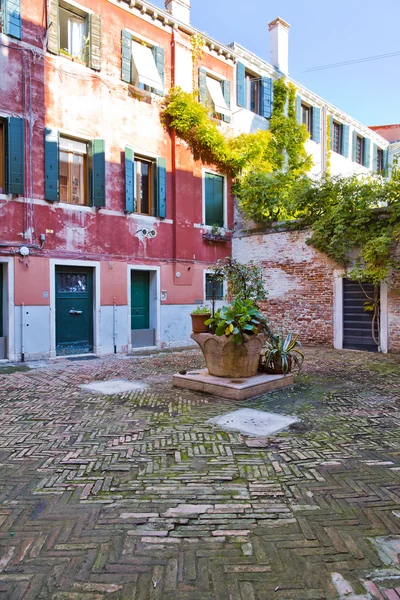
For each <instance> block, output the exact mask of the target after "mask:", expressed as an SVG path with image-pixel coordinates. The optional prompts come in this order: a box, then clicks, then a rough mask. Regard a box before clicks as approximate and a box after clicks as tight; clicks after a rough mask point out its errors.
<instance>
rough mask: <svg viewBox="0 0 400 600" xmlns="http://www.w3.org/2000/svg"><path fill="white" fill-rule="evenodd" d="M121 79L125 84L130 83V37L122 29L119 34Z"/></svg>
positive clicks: (127, 32)
mask: <svg viewBox="0 0 400 600" xmlns="http://www.w3.org/2000/svg"><path fill="white" fill-rule="evenodd" d="M121 36H122V37H121V47H122V53H121V79H122V81H126V83H131V81H132V36H131V34H130V33H129V31H125V30H124V29H123V30H122V32H121Z"/></svg>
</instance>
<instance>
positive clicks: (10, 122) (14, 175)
mask: <svg viewBox="0 0 400 600" xmlns="http://www.w3.org/2000/svg"><path fill="white" fill-rule="evenodd" d="M23 193H24V120H23V119H18V118H16V117H8V118H0V194H16V195H20V196H21V195H23Z"/></svg>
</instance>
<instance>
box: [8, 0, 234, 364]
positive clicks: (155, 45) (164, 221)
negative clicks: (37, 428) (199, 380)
mask: <svg viewBox="0 0 400 600" xmlns="http://www.w3.org/2000/svg"><path fill="white" fill-rule="evenodd" d="M14 4H15V6H14ZM170 4H172V6H171V7H170V8H171V11H172V12H169V11H159V10H156V9H155V8H154V7H152V6H151V5H149V4H147V3H144V2H130V3H129V2H125V1H121V2H114V1H110V0H82V1H81V2H79V3H77V2H75V1H73V0H71V1H70V2H64V1H63V0H58V1H57V0H52V2H50V4H49V5H48V3H47V2H46V1H45V0H43V2H36V1H34V0H22V2H21V4H19V2H18V1H17V0H16V2H15V3H10V2H9V3H8V4H7V5H6V8H4V7H3V32H2V34H1V38H0V44H1V46H0V73H1V77H0V269H1V270H0V275H1V286H0V287H1V305H0V315H1V319H0V320H1V327H0V340H1V342H0V358H10V359H18V358H20V357H21V356H22V357H24V358H25V359H29V358H39V357H44V358H45V357H55V356H57V355H65V354H79V353H88V352H93V353H96V354H106V353H110V352H122V351H128V350H130V349H131V347H140V346H162V345H168V344H174V345H176V344H179V343H186V342H187V341H188V339H189V334H190V330H189V317H188V314H189V312H190V309H191V308H192V307H193V306H195V305H196V304H198V303H204V301H205V300H206V291H205V290H206V278H207V268H208V267H209V265H210V264H212V263H213V262H215V261H216V260H217V259H218V258H222V257H224V256H227V255H228V254H230V252H231V248H230V242H229V241H226V242H225V241H224V242H222V243H221V242H218V243H216V242H213V241H209V240H205V239H204V238H203V235H204V234H206V233H207V232H210V230H211V227H212V226H213V225H214V227H215V226H218V227H221V228H223V229H224V230H229V229H231V228H233V200H232V196H231V193H230V182H229V181H228V180H227V178H225V177H224V176H222V175H221V174H219V173H217V172H216V170H215V168H213V166H212V165H203V164H201V163H199V162H196V161H194V159H193V156H192V154H191V153H190V151H189V150H188V148H187V147H186V145H185V144H184V143H182V142H181V141H179V140H177V139H175V137H174V135H173V134H172V133H171V132H168V131H166V130H165V129H164V128H163V126H162V124H161V121H160V111H161V108H162V103H163V98H164V96H165V95H166V94H167V93H168V90H169V89H170V88H171V87H172V86H174V85H180V86H181V87H184V88H185V89H187V90H188V91H189V90H191V89H193V87H194V88H196V87H197V82H198V77H199V74H203V75H204V74H206V75H207V77H209V78H211V79H212V80H213V81H215V82H218V85H219V86H221V90H222V92H223V97H224V100H225V108H226V107H227V108H228V109H229V106H230V90H231V87H232V86H233V78H234V69H235V64H234V56H233V55H232V54H231V53H230V52H229V49H228V48H226V47H221V46H218V44H216V43H213V42H212V41H211V40H207V39H206V45H205V47H204V52H203V54H202V57H201V58H199V57H197V56H193V50H192V41H193V36H194V35H196V31H195V30H194V29H193V28H192V27H191V26H190V24H189V23H188V22H187V23H184V22H182V21H181V20H179V21H178V20H177V18H176V16H177V14H178V13H177V10H178V9H177V7H176V6H175V4H176V3H174V2H172V3H170ZM11 5H12V8H10V6H11ZM183 5H184V6H183V8H184V9H185V2H183ZM179 8H180V9H181V8H182V6H180V7H179ZM179 16H180V18H182V15H181V13H179ZM217 95H218V94H217ZM211 100H213V98H212V99H211ZM214 100H215V96H214ZM216 101H218V99H216ZM214 108H215V110H216V109H217V107H216V106H215V107H214ZM221 110H222V109H221ZM216 117H217V122H218V124H219V126H220V127H221V129H222V130H225V129H227V128H229V127H230V124H229V120H230V119H229V114H228V112H227V111H226V113H225V114H224V115H220V114H216ZM228 237H229V236H227V238H228Z"/></svg>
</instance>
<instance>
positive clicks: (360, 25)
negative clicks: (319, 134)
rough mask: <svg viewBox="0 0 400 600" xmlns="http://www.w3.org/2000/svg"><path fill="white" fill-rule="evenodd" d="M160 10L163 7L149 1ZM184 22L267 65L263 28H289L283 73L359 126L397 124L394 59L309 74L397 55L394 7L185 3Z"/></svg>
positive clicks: (374, 1)
mask: <svg viewBox="0 0 400 600" xmlns="http://www.w3.org/2000/svg"><path fill="white" fill-rule="evenodd" d="M151 3H152V4H153V5H155V6H158V7H161V8H164V0H151ZM191 4H192V11H191V23H192V26H193V27H195V28H196V29H199V30H200V31H203V32H205V33H207V34H208V35H209V36H210V37H212V38H214V39H215V40H217V41H219V42H221V43H224V44H229V43H230V42H233V41H235V42H238V43H239V44H241V45H242V46H244V47H245V48H247V49H248V50H251V51H252V52H254V53H255V54H257V55H258V56H260V57H261V58H262V59H264V60H266V61H267V62H269V32H268V23H269V22H270V21H272V20H273V19H275V18H276V17H278V16H279V17H282V18H283V19H284V20H285V21H287V22H288V23H290V25H291V29H290V35H289V73H290V76H291V77H292V78H293V79H294V80H296V81H298V82H299V83H302V84H303V85H304V86H306V87H307V88H309V89H310V90H312V91H313V92H315V93H317V94H318V95H320V96H321V97H322V98H324V99H325V100H327V101H328V102H330V103H332V104H334V105H335V106H337V107H338V108H340V109H342V110H343V111H345V112H347V113H349V114H350V115H351V116H353V117H354V118H355V119H358V120H359V121H361V122H362V123H364V124H365V125H387V124H392V123H400V101H399V99H400V54H399V55H398V56H393V57H390V58H385V59H382V60H375V61H372V62H364V63H359V64H354V65H350V66H343V67H338V68H330V69H326V70H320V71H315V72H307V70H308V69H311V68H313V67H317V66H320V65H328V64H332V63H338V62H343V61H348V60H353V59H354V60H355V59H360V58H365V57H370V56H376V55H379V54H389V53H392V52H400V0H385V2H383V3H382V4H381V2H379V1H378V0H335V1H334V2H332V1H329V0H240V1H239V0H191Z"/></svg>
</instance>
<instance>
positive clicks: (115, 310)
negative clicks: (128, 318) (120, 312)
mask: <svg viewBox="0 0 400 600" xmlns="http://www.w3.org/2000/svg"><path fill="white" fill-rule="evenodd" d="M116 302H117V301H116V298H114V306H113V343H114V354H117V304H116Z"/></svg>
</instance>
